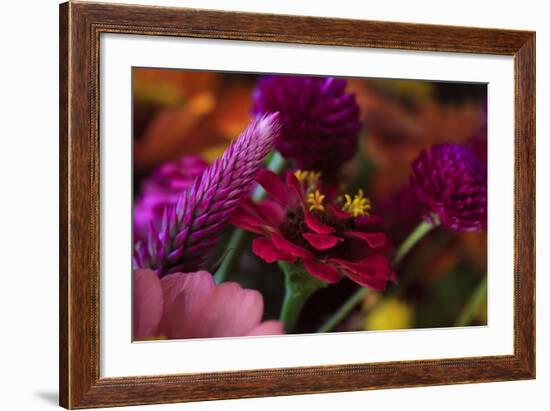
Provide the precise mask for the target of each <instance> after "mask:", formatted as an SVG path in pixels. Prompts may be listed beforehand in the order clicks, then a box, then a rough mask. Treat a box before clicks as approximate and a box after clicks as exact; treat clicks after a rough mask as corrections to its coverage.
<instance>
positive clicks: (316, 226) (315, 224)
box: [304, 211, 336, 234]
mask: <svg viewBox="0 0 550 411" xmlns="http://www.w3.org/2000/svg"><path fill="white" fill-rule="evenodd" d="M304 215H305V220H306V225H307V226H308V227H309V229H310V230H312V231H315V232H316V233H317V234H330V233H333V232H334V231H336V230H335V228H334V227H331V226H329V225H326V224H323V223H321V222H320V221H319V219H318V218H317V217H315V216H314V215H313V214H311V213H310V212H309V211H306V212H305V213H304Z"/></svg>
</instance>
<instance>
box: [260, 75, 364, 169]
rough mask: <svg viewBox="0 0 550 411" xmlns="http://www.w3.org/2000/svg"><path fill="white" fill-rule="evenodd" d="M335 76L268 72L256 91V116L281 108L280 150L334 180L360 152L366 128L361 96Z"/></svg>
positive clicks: (278, 147) (290, 157) (300, 164)
mask: <svg viewBox="0 0 550 411" xmlns="http://www.w3.org/2000/svg"><path fill="white" fill-rule="evenodd" d="M345 88H346V80H344V79H337V78H333V77H298V76H267V77H262V78H260V80H259V81H258V84H257V87H256V89H255V91H254V94H253V99H254V106H253V112H254V113H255V114H259V115H261V114H263V113H269V112H279V113H280V116H281V123H282V129H281V137H280V139H279V140H278V141H277V144H276V148H277V150H279V151H280V152H281V154H282V155H283V156H284V157H286V158H289V159H293V160H294V161H295V163H296V167H297V168H299V169H305V170H316V171H321V172H322V173H323V178H326V179H331V178H333V177H334V176H335V174H336V173H337V172H338V170H339V168H340V167H341V166H342V164H343V163H345V162H346V161H348V160H349V159H351V158H352V157H353V156H354V154H355V153H356V151H357V135H358V133H359V130H360V129H361V122H360V120H359V106H358V105H357V103H356V101H355V96H354V95H353V94H351V93H347V92H346V91H345Z"/></svg>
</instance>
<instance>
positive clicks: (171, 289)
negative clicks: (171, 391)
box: [133, 269, 283, 340]
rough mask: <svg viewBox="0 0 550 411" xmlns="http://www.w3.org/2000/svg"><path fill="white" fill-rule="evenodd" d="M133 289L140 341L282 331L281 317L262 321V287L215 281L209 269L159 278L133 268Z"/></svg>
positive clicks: (136, 329)
mask: <svg viewBox="0 0 550 411" xmlns="http://www.w3.org/2000/svg"><path fill="white" fill-rule="evenodd" d="M133 292H134V316H133V320H134V339H136V340H147V339H158V338H168V339H173V338H208V337H236V336H244V335H275V334H283V325H282V323H281V322H279V321H273V320H269V321H263V322H262V316H263V312H264V302H263V298H262V295H261V294H260V293H259V292H258V291H256V290H247V289H243V288H242V287H241V286H240V285H239V284H237V283H233V282H228V283H223V284H221V285H215V283H214V278H213V277H212V275H211V274H210V273H208V272H206V271H197V272H193V273H174V274H171V275H168V276H166V277H163V278H162V279H159V277H158V275H157V273H155V272H154V271H152V270H148V269H140V270H134V286H133Z"/></svg>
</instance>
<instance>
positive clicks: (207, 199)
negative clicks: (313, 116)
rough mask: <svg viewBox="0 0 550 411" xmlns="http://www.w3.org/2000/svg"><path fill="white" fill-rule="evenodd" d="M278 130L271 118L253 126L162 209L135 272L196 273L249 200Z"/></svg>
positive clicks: (274, 118) (137, 252) (139, 253)
mask: <svg viewBox="0 0 550 411" xmlns="http://www.w3.org/2000/svg"><path fill="white" fill-rule="evenodd" d="M279 129H280V125H279V120H278V115H277V114H276V113H275V114H269V115H266V116H263V117H260V118H258V119H256V120H255V121H253V122H252V123H251V124H250V125H249V126H248V127H247V129H246V130H245V131H244V132H243V133H242V134H241V135H240V136H239V138H238V139H237V141H236V142H235V143H233V144H232V145H231V146H229V148H228V149H227V150H226V151H225V153H224V154H223V156H222V157H221V158H219V159H217V160H216V161H214V163H213V164H212V165H211V166H210V167H209V168H208V169H207V170H205V171H204V172H203V173H202V175H201V176H200V177H198V178H197V179H195V181H194V183H193V184H192V185H191V187H190V188H189V189H188V190H186V191H185V192H184V193H183V194H182V195H181V196H180V197H179V198H178V201H177V203H176V204H175V205H174V206H172V207H166V208H165V209H164V212H163V218H162V222H161V227H160V229H158V230H157V229H156V228H155V227H154V225H150V227H149V233H148V238H147V241H146V242H143V243H139V244H137V245H136V247H135V252H134V267H135V268H151V269H153V270H155V271H156V272H157V273H158V274H159V275H160V276H161V277H162V276H164V275H166V274H170V273H174V272H190V271H194V270H196V269H198V268H199V267H200V266H201V264H202V263H203V262H204V260H205V257H206V254H207V253H208V251H209V250H211V248H212V247H213V246H214V244H215V243H216V242H217V240H218V239H219V236H220V233H221V230H222V229H223V227H224V226H225V224H226V223H227V221H228V219H229V216H230V215H231V213H233V211H234V210H235V209H236V208H237V206H238V205H239V203H240V201H241V199H242V198H243V197H245V196H246V195H248V193H249V191H250V189H251V188H252V185H253V183H254V179H255V177H256V175H257V174H258V172H259V170H260V169H261V168H262V165H263V160H264V158H265V156H266V155H267V154H268V153H269V152H270V151H271V150H272V148H273V144H274V142H275V140H276V138H277V136H278V135H279Z"/></svg>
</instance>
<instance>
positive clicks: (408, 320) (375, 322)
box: [363, 297, 414, 330]
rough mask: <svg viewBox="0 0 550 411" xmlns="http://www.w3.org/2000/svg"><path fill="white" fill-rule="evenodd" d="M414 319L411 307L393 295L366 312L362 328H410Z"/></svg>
mask: <svg viewBox="0 0 550 411" xmlns="http://www.w3.org/2000/svg"><path fill="white" fill-rule="evenodd" d="M413 321H414V311H413V308H412V307H411V306H410V305H408V304H407V303H405V302H404V301H400V300H398V299H397V298H395V297H391V298H387V299H385V300H384V301H382V302H381V303H380V304H379V305H378V306H377V307H376V308H375V309H374V310H373V311H371V312H370V313H368V314H366V318H365V321H364V323H363V329H364V330H398V329H403V328H411V327H412V326H413Z"/></svg>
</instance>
